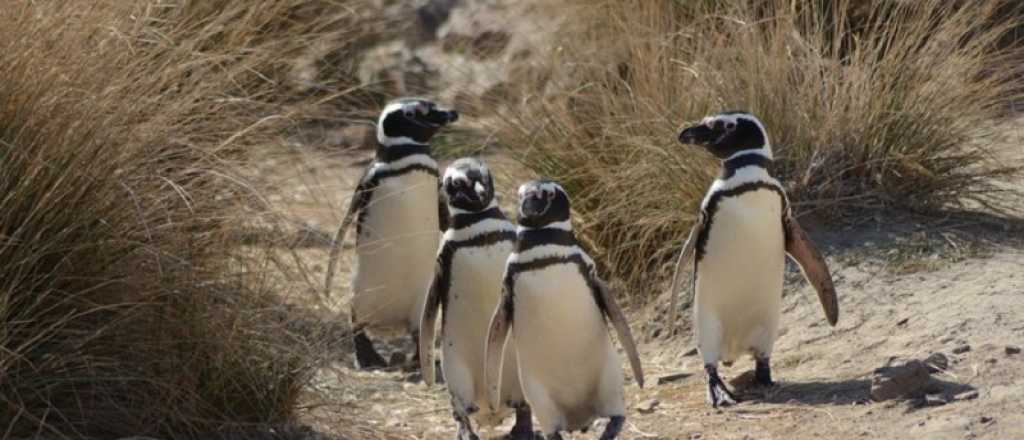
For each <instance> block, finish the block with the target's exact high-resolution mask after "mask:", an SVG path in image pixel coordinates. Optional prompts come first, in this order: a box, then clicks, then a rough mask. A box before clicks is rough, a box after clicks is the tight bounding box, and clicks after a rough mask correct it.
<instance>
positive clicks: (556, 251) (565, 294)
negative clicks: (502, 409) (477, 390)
mask: <svg viewBox="0 0 1024 440" xmlns="http://www.w3.org/2000/svg"><path fill="white" fill-rule="evenodd" d="M569 215H570V211H569V197H568V195H567V194H566V192H565V190H564V189H562V187H561V186H560V185H558V184H557V183H555V182H553V181H550V180H537V181H531V182H527V183H525V184H523V185H522V186H521V187H519V207H518V222H519V225H518V227H517V229H516V247H515V251H514V252H513V253H512V254H511V255H510V256H509V258H508V263H507V264H506V266H505V276H504V282H503V285H504V293H503V295H502V300H501V304H500V305H499V307H498V308H497V309H495V311H494V315H493V317H492V318H491V323H490V329H489V330H488V336H487V343H486V344H487V348H486V352H487V353H486V359H487V369H486V373H487V378H488V379H487V381H488V382H487V383H488V390H489V393H490V400H491V405H492V406H496V405H497V402H496V400H497V398H498V396H499V393H498V392H497V391H498V388H497V387H498V378H500V377H502V374H503V373H504V370H506V369H509V368H515V365H508V364H504V363H502V350H503V348H504V347H505V345H506V344H507V345H508V346H510V347H512V348H514V349H515V352H516V356H517V357H518V367H519V381H520V383H521V384H522V386H523V394H524V395H525V397H526V401H527V402H528V403H529V405H530V408H531V409H532V410H533V413H534V415H536V416H537V420H538V422H539V423H540V425H541V430H542V431H543V434H544V435H545V437H546V438H548V439H561V438H562V437H561V433H562V432H571V431H576V430H581V431H585V430H586V429H588V428H589V426H590V424H591V422H592V421H593V420H594V419H595V418H598V417H608V418H609V422H608V425H607V426H606V428H605V431H604V433H603V434H602V436H601V438H602V439H613V438H615V437H616V436H617V435H618V434H619V431H621V430H622V425H623V423H624V422H625V419H626V412H625V403H624V395H623V394H624V390H623V375H622V362H621V360H620V358H619V355H618V353H617V352H616V350H615V349H614V348H613V347H612V342H611V339H610V337H609V334H608V333H609V332H608V328H607V326H606V323H605V319H608V320H609V321H611V324H612V326H613V327H614V328H615V330H616V331H617V332H618V338H619V343H620V344H622V347H623V348H624V349H625V352H626V354H627V355H628V357H629V362H630V365H631V367H632V369H633V376H634V377H635V379H636V382H637V384H638V385H639V386H640V387H643V383H644V379H643V370H642V368H641V365H640V357H639V355H638V354H637V351H636V344H635V342H634V341H633V336H632V334H631V332H630V330H629V326H628V325H627V323H626V318H625V316H623V314H622V310H621V309H620V308H619V306H618V304H617V303H616V302H615V298H614V296H613V295H612V292H611V290H610V289H609V287H608V285H606V284H605V283H604V281H602V280H601V279H600V278H599V277H598V276H597V271H596V267H595V264H594V260H592V259H591V258H590V256H589V255H587V253H586V252H584V250H583V249H582V248H581V247H580V246H579V244H578V242H577V241H576V236H575V235H574V234H573V230H572V225H571V223H570V218H569ZM510 335H511V336H510Z"/></svg>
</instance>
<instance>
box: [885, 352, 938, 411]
mask: <svg viewBox="0 0 1024 440" xmlns="http://www.w3.org/2000/svg"><path fill="white" fill-rule="evenodd" d="M929 382H931V375H930V374H929V372H928V367H927V366H925V364H924V363H923V362H921V361H919V360H912V361H909V362H906V363H904V364H902V365H900V364H897V365H891V366H887V367H882V368H879V369H876V370H875V372H874V374H873V375H872V377H871V399H873V400H875V401H876V402H883V401H886V400H893V399H901V398H914V397H918V396H921V395H923V394H924V393H925V391H926V390H927V389H928V385H929Z"/></svg>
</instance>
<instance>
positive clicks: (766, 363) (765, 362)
mask: <svg viewBox="0 0 1024 440" xmlns="http://www.w3.org/2000/svg"><path fill="white" fill-rule="evenodd" d="M754 381H755V382H756V383H757V384H758V385H760V386H762V387H773V386H775V382H773V381H772V367H771V360H770V359H769V358H767V357H763V358H762V357H758V358H755V359H754Z"/></svg>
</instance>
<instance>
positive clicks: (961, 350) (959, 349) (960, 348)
mask: <svg viewBox="0 0 1024 440" xmlns="http://www.w3.org/2000/svg"><path fill="white" fill-rule="evenodd" d="M968 351H971V346H970V345H967V344H963V345H958V346H957V347H956V348H954V349H953V354H964V353H967V352H968Z"/></svg>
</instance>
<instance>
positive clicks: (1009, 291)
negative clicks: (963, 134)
mask: <svg viewBox="0 0 1024 440" xmlns="http://www.w3.org/2000/svg"><path fill="white" fill-rule="evenodd" d="M1018 126H1020V125H1019V124H1013V125H1012V127H1018ZM1005 150H1006V151H1004V153H1005V154H1006V155H1007V158H1008V159H1014V160H1018V159H1019V158H1020V157H1021V156H1020V155H1019V153H1020V152H1019V149H1018V148H1013V147H1008V148H1006V149H1005ZM266 154H267V157H268V160H267V161H265V162H264V163H265V165H264V168H263V169H259V170H253V172H254V174H255V175H258V176H262V178H263V179H268V181H267V182H264V183H271V184H273V186H276V187H277V188H278V190H279V192H278V193H272V194H270V195H269V196H268V197H270V199H271V200H272V201H273V202H274V203H275V205H276V206H277V207H279V209H280V212H281V214H282V215H284V216H286V217H289V218H291V219H293V221H292V222H291V223H292V224H293V225H294V231H293V233H294V234H296V241H295V242H294V243H295V245H294V246H293V247H292V248H291V249H289V250H288V252H289V253H290V254H292V255H297V256H298V260H297V261H299V262H300V263H301V264H302V265H304V267H305V271H306V272H307V273H306V275H305V277H306V278H307V279H296V280H294V281H295V283H296V286H308V287H302V288H297V289H295V290H294V291H292V292H290V295H291V300H292V301H293V302H295V303H297V304H302V305H303V306H306V307H309V308H310V310H311V311H313V312H314V314H315V315H316V316H318V317H319V318H318V319H320V320H321V321H320V322H322V323H330V324H332V325H338V326H341V327H344V325H345V323H346V322H347V317H346V315H345V310H346V309H347V299H348V289H349V286H348V285H347V273H348V264H349V262H350V261H351V251H349V252H345V253H344V254H343V255H344V256H343V259H342V262H341V264H340V266H341V267H340V273H339V274H338V275H339V276H338V278H337V279H338V283H337V285H336V286H335V289H334V293H333V294H332V296H331V298H330V299H329V300H321V299H320V297H319V296H318V295H319V292H317V289H316V287H317V286H319V282H320V281H321V280H322V279H323V275H324V274H323V270H324V266H325V262H326V255H327V253H326V250H327V247H326V245H327V240H329V237H330V235H331V234H333V229H334V228H335V227H336V225H337V224H338V222H339V221H340V218H341V215H342V213H343V209H345V207H346V206H347V198H348V197H349V195H350V192H351V189H352V187H353V186H354V184H355V182H356V179H357V178H358V176H359V175H360V173H361V171H362V166H363V165H362V164H363V163H365V161H366V159H368V158H369V157H370V156H371V155H372V153H371V152H369V151H366V150H348V151H327V150H317V149H309V148H296V147H284V148H280V147H275V148H270V147H268V150H267V152H266ZM491 161H492V162H494V163H497V164H499V165H497V168H499V171H500V170H507V171H512V172H513V173H519V171H517V170H516V168H515V167H514V166H512V165H508V163H509V162H508V161H507V160H504V159H501V158H491ZM515 183H516V182H515V181H514V179H513V178H512V177H509V176H508V175H507V173H501V172H499V175H498V182H497V184H498V186H499V187H501V188H502V189H503V191H502V194H503V199H502V200H503V201H504V202H505V203H507V202H508V201H509V200H511V196H512V194H511V193H510V191H509V188H514V186H515ZM812 235H813V236H814V238H815V239H816V240H817V241H818V242H819V243H821V244H822V246H823V248H824V249H825V253H826V254H827V255H828V260H829V264H830V266H831V268H832V270H833V273H834V277H835V281H836V285H837V288H838V291H839V296H840V319H839V324H838V325H837V326H836V327H834V328H832V327H829V326H828V324H827V323H826V322H825V319H824V315H823V313H822V311H821V309H820V305H819V304H818V303H817V299H816V297H815V296H814V293H813V290H812V289H811V288H810V287H809V286H808V285H807V284H806V283H805V282H804V281H803V280H802V279H801V277H800V275H799V272H798V271H796V270H795V269H794V268H792V267H790V273H789V274H788V276H787V285H786V295H785V299H784V310H783V319H782V336H781V337H780V339H779V341H778V342H777V344H776V349H775V353H774V357H773V367H774V368H773V370H774V371H773V373H774V375H775V379H776V381H777V382H778V384H777V386H776V387H774V388H771V389H767V390H756V389H750V388H748V387H744V386H743V383H742V382H743V381H744V373H746V372H748V371H750V370H751V369H752V368H753V362H752V361H749V362H748V361H740V362H737V364H736V365H734V366H732V367H730V368H723V369H722V372H723V373H724V376H725V377H726V380H733V381H734V384H733V387H734V388H735V389H736V390H737V391H738V392H739V393H740V394H741V396H743V397H744V401H743V402H741V403H740V404H739V405H737V406H735V407H731V408H726V409H720V410H716V409H712V408H710V407H709V406H708V404H707V403H706V401H705V382H704V377H703V373H702V368H701V365H700V364H701V363H700V360H699V358H698V356H696V354H695V350H693V347H694V344H693V342H692V339H691V332H690V327H689V319H690V317H689V314H688V313H686V314H684V315H686V316H684V319H683V320H682V322H680V323H678V324H677V325H676V326H675V327H673V326H670V325H668V324H666V319H665V310H664V309H665V308H666V304H667V296H664V295H663V297H662V298H661V300H659V301H656V303H655V304H652V305H650V306H648V307H646V308H634V310H632V311H630V313H629V314H630V315H632V316H633V327H634V333H636V334H637V335H638V336H637V337H638V338H639V339H640V341H639V342H640V344H641V352H642V358H643V362H644V369H645V372H646V374H647V377H648V381H647V382H648V384H647V387H646V388H645V389H639V388H637V386H636V385H635V383H633V382H632V381H631V380H629V381H628V383H627V390H626V394H627V399H628V403H627V406H628V408H629V409H630V411H629V414H628V416H627V417H628V418H627V426H626V429H625V430H624V432H623V435H622V438H626V439H640V438H652V439H692V438H703V439H718V438H722V439H733V438H737V439H738V438H757V439H762V438H787V439H803V438H808V439H810V438H907V437H910V438H929V439H954V438H957V439H958V438H992V439H1013V438H1024V354H1022V353H1019V352H1018V353H1013V351H1014V348H1021V347H1024V273H1022V271H1021V268H1022V267H1024V252H1022V250H1024V240H1022V237H1024V234H1022V229H1021V227H1020V225H1019V224H1015V223H1013V222H1007V221H1003V220H999V219H992V218H985V217H978V216H975V217H969V216H951V217H950V218H947V219H944V220H936V219H934V218H930V219H920V218H913V217H908V216H903V217H899V216H893V217H892V218H881V217H875V218H868V219H867V221H865V222H862V223H861V224H859V225H858V224H855V222H851V226H849V227H846V228H839V229H836V228H833V229H822V228H816V229H815V231H814V232H813V233H812ZM309 280H312V284H309V283H308V282H309ZM343 333H344V332H343V331H342V332H341V333H339V334H338V336H337V337H338V338H344V335H343ZM337 349H338V353H337V356H335V358H336V362H334V363H333V364H332V365H329V366H327V367H325V368H324V369H323V370H322V371H321V374H320V375H319V376H318V377H317V378H316V379H315V381H314V384H313V387H312V388H313V389H312V390H311V393H310V398H309V400H310V401H309V409H308V410H307V411H306V415H305V422H307V423H309V424H310V425H312V426H313V427H314V428H316V429H318V430H320V431H322V432H325V433H331V432H337V429H338V428H339V427H340V424H341V423H349V422H347V421H348V420H352V419H356V420H359V421H362V422H365V424H366V425H367V427H368V430H367V431H366V434H367V436H369V435H371V432H372V434H374V435H375V436H384V437H393V438H414V439H440V438H452V437H454V423H453V422H452V420H451V418H450V408H449V405H448V400H447V394H446V391H445V389H444V388H443V385H440V386H435V387H431V388H428V387H426V386H425V385H423V383H422V382H420V381H418V377H417V375H416V374H415V373H409V372H404V371H388V372H360V371H356V370H355V369H353V368H352V363H353V362H352V359H351V356H350V355H349V354H348V352H347V343H345V341H339V344H338V348H337ZM383 350H384V351H388V350H394V351H407V352H408V351H411V345H410V344H409V343H408V341H407V340H406V338H404V337H397V338H395V339H394V340H393V341H392V342H390V343H386V344H385V346H384V348H383ZM933 353H942V354H944V355H946V356H947V357H948V358H949V360H950V362H949V368H948V370H946V371H944V372H940V373H937V374H935V376H934V377H935V378H936V379H938V380H939V381H941V383H942V384H943V386H944V387H945V390H944V391H945V392H947V393H949V394H960V395H961V396H963V395H964V394H963V393H970V392H971V391H977V397H975V398H970V399H964V400H958V401H954V402H951V403H948V404H944V405H939V406H924V407H922V406H920V405H919V404H916V403H914V402H913V401H888V402H873V401H872V400H871V399H870V396H869V390H870V386H871V385H870V384H871V376H872V372H873V371H874V370H875V369H876V368H879V367H882V366H884V365H886V364H887V363H888V362H889V361H890V360H892V359H894V358H903V359H923V358H925V357H927V356H929V355H931V354H933ZM624 367H625V365H624ZM567 368H571V367H568V366H567ZM626 371H628V368H627V370H626ZM678 374H682V375H683V376H684V377H682V378H681V379H678V380H676V381H672V382H668V383H664V384H659V383H658V382H659V380H658V379H659V378H662V377H665V376H670V375H678ZM737 379H738V380H737ZM510 424H511V420H509V421H508V422H507V423H506V425H505V426H503V427H501V428H500V429H498V430H496V431H485V433H486V434H487V436H488V438H494V437H496V436H499V435H500V434H502V433H503V432H505V431H507V429H508V428H509V427H510ZM601 429H602V426H601V424H600V423H598V424H597V425H596V426H595V428H594V429H593V430H591V431H590V433H587V434H579V433H577V434H574V435H573V436H571V437H570V438H576V439H583V438H597V436H598V435H599V434H600V432H601Z"/></svg>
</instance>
